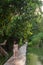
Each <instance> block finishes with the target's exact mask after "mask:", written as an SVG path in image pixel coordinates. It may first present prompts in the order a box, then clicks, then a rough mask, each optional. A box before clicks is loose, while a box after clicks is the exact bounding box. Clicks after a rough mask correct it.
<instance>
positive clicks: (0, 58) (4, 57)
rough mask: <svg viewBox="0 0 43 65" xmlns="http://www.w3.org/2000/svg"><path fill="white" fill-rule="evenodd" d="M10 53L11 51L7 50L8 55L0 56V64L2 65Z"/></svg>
mask: <svg viewBox="0 0 43 65" xmlns="http://www.w3.org/2000/svg"><path fill="white" fill-rule="evenodd" d="M11 55H12V52H9V56H8V57H7V56H0V65H3V64H4V63H5V62H6V61H7V60H8V59H9V58H10V57H11Z"/></svg>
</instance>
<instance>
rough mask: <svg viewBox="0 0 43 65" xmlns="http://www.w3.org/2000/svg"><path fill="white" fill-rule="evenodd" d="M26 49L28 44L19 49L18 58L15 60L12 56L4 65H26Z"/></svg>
mask: <svg viewBox="0 0 43 65" xmlns="http://www.w3.org/2000/svg"><path fill="white" fill-rule="evenodd" d="M26 47H27V44H24V45H23V46H21V47H20V48H19V54H18V57H17V58H16V59H15V58H14V56H12V57H11V58H10V59H9V60H8V61H7V62H6V63H5V64H4V65H25V64H26Z"/></svg>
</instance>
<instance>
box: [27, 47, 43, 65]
mask: <svg viewBox="0 0 43 65" xmlns="http://www.w3.org/2000/svg"><path fill="white" fill-rule="evenodd" d="M38 60H39V61H41V62H42V64H43V48H33V47H28V49H27V65H36V62H37V61H38Z"/></svg>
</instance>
